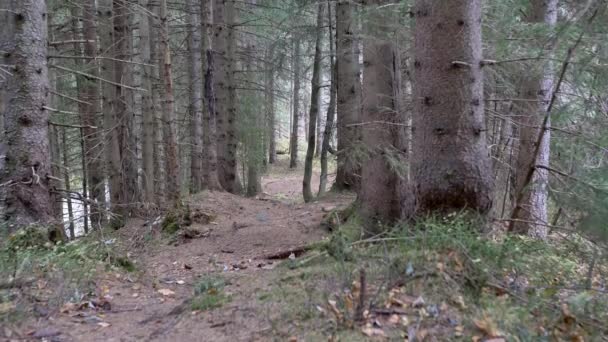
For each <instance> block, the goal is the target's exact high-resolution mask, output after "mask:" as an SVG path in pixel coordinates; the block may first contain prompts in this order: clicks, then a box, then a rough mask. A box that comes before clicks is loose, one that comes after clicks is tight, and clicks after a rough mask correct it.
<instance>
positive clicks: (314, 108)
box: [302, 1, 325, 203]
mask: <svg viewBox="0 0 608 342" xmlns="http://www.w3.org/2000/svg"><path fill="white" fill-rule="evenodd" d="M324 8H325V6H324V3H323V2H321V1H320V2H319V3H318V5H317V30H316V40H315V58H314V61H313V69H312V81H311V91H310V122H309V125H308V149H307V150H306V160H305V164H304V180H303V181H302V193H303V195H304V202H306V203H308V202H311V201H312V200H313V194H312V189H311V181H312V162H313V158H314V153H315V143H316V139H315V133H316V129H317V128H316V124H317V116H318V115H319V93H320V89H321V84H320V78H321V77H320V76H321V38H322V37H323V9H324Z"/></svg>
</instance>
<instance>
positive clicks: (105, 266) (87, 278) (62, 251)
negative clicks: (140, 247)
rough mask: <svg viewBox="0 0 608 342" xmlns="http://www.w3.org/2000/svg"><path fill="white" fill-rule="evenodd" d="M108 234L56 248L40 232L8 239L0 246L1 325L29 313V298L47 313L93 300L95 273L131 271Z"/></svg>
mask: <svg viewBox="0 0 608 342" xmlns="http://www.w3.org/2000/svg"><path fill="white" fill-rule="evenodd" d="M111 234H112V233H107V232H99V231H98V232H93V233H91V234H89V235H88V236H86V237H83V238H81V239H78V240H75V241H71V242H68V243H57V244H53V243H50V242H49V241H48V238H47V237H46V234H45V230H44V228H43V227H42V228H41V227H29V228H26V229H22V230H19V231H18V232H16V233H14V234H12V235H10V236H8V238H7V239H6V240H5V241H4V243H3V244H2V245H1V246H0V279H1V280H0V303H5V304H4V307H5V308H10V310H8V309H7V310H0V322H3V321H7V320H15V317H21V316H22V315H25V314H28V312H29V311H31V306H32V299H33V300H34V301H35V302H38V303H42V304H43V305H45V306H47V307H49V308H52V307H57V306H59V305H61V304H63V303H64V302H66V301H75V302H76V301H81V300H83V298H85V297H87V296H89V295H93V292H94V290H95V284H94V282H93V281H94V278H95V276H96V275H97V273H98V272H100V271H109V270H117V271H127V272H133V271H135V270H136V268H135V264H134V263H133V262H132V261H131V260H130V259H129V258H128V257H127V256H126V255H124V254H123V253H121V252H120V251H119V248H118V246H117V245H116V239H115V238H113V237H112V235H111ZM6 303H9V304H6ZM0 306H2V304H0Z"/></svg>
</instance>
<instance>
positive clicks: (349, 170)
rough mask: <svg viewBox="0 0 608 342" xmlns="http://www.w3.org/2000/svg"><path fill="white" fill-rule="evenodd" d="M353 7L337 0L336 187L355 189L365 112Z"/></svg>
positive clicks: (345, 1)
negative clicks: (362, 116)
mask: <svg viewBox="0 0 608 342" xmlns="http://www.w3.org/2000/svg"><path fill="white" fill-rule="evenodd" d="M353 7H354V5H353V4H352V1H351V0H338V1H337V3H336V58H337V61H336V67H337V82H338V84H337V86H338V93H337V96H338V99H337V105H338V108H337V114H338V117H337V123H338V126H337V133H338V152H337V153H338V170H337V174H336V182H335V183H334V188H335V189H338V190H345V189H355V188H356V187H357V184H358V179H357V175H356V173H357V172H358V171H357V169H358V165H357V164H358V162H357V160H356V157H355V153H356V152H355V148H356V143H357V141H358V140H359V134H358V130H357V126H356V124H357V123H358V122H359V120H360V115H361V81H360V68H359V54H358V53H357V51H358V47H357V45H358V43H357V40H356V29H357V23H356V20H355V19H354V15H353Z"/></svg>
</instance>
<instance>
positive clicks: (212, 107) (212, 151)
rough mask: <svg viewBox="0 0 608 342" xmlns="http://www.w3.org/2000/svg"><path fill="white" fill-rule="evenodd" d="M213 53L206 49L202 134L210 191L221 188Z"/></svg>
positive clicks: (207, 181) (207, 184)
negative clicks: (203, 125) (205, 108)
mask: <svg viewBox="0 0 608 342" xmlns="http://www.w3.org/2000/svg"><path fill="white" fill-rule="evenodd" d="M214 62H215V60H214V55H213V53H212V52H211V50H207V71H206V73H205V100H206V102H207V111H206V112H205V127H206V128H207V132H206V134H205V135H204V139H205V141H204V148H205V155H206V156H207V170H208V171H207V175H208V178H207V180H206V182H205V184H206V186H207V189H209V190H211V191H218V190H223V188H222V185H221V183H220V179H219V175H218V165H217V124H216V122H217V121H216V113H217V111H216V101H215V91H214V88H213V79H214Z"/></svg>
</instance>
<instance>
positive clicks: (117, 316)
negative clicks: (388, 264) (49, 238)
mask: <svg viewBox="0 0 608 342" xmlns="http://www.w3.org/2000/svg"><path fill="white" fill-rule="evenodd" d="M276 168H277V170H282V169H283V168H285V170H286V165H283V163H282V164H281V165H279V166H277V167H276ZM285 170H282V171H280V172H279V171H277V172H275V173H271V174H270V175H269V176H266V177H264V178H263V189H264V190H263V191H264V192H263V194H262V195H260V196H258V197H256V198H244V197H241V196H236V195H231V194H228V193H218V192H214V193H210V192H204V193H201V194H198V195H194V196H191V197H189V198H188V199H187V201H186V202H187V203H188V205H189V207H190V210H191V211H192V212H193V213H203V215H209V216H210V217H211V218H212V219H211V222H208V223H207V222H203V223H205V224H199V223H196V222H193V223H192V225H191V226H190V227H188V229H189V231H191V232H192V231H196V232H200V235H201V236H200V237H197V238H192V239H189V238H184V239H183V240H182V239H179V238H178V239H177V240H179V241H171V242H170V243H167V239H166V238H163V237H159V236H154V235H155V234H154V231H155V230H158V227H156V226H155V225H152V226H151V225H149V224H146V222H145V221H143V220H132V221H130V222H129V224H128V225H127V227H125V228H123V229H122V230H120V232H119V235H118V236H117V237H115V238H112V239H110V240H108V241H106V242H108V243H111V244H113V245H116V246H115V247H116V248H119V249H124V250H127V251H129V258H130V259H131V260H133V262H134V265H135V269H136V271H135V272H131V273H128V272H122V271H121V270H116V271H111V272H100V273H97V274H96V277H95V278H94V279H92V280H90V282H92V283H93V284H94V286H93V287H94V294H93V295H92V296H88V297H90V298H84V297H83V300H82V301H81V302H79V303H76V304H75V303H73V302H71V303H67V304H64V305H63V306H62V308H61V309H60V310H59V311H57V312H53V310H48V309H40V308H38V309H37V311H41V312H42V314H41V315H40V316H41V317H38V318H36V319H27V320H25V321H24V322H19V324H16V327H17V328H15V330H14V331H13V330H10V329H9V328H8V327H7V328H6V331H4V332H2V331H0V339H1V338H2V333H4V334H5V337H7V335H9V336H11V337H12V338H15V339H17V340H18V339H20V338H26V339H27V338H32V339H46V340H49V341H135V340H159V341H251V340H259V339H265V336H266V337H268V336H272V335H273V329H274V328H273V326H272V322H271V321H272V320H273V315H274V313H275V312H277V311H276V310H275V309H274V308H273V304H272V303H269V304H268V305H266V304H265V303H263V300H262V302H261V300H260V298H262V299H263V297H264V293H268V292H269V291H271V289H270V287H271V286H272V284H273V282H276V281H277V277H279V274H278V273H277V272H276V271H275V266H277V265H278V263H279V262H280V260H274V261H273V260H268V257H269V256H270V259H273V255H275V256H274V258H276V259H287V257H289V255H290V254H291V253H289V252H288V253H287V255H285V256H281V255H278V256H276V254H281V252H284V251H289V250H290V249H294V248H295V249H298V248H299V247H302V246H306V245H307V244H309V243H312V242H315V241H319V240H321V239H323V238H324V237H325V236H327V235H328V231H327V230H326V229H324V228H322V227H321V221H322V218H323V216H324V215H326V214H327V212H328V211H331V210H333V209H334V208H336V207H343V206H347V205H348V204H349V203H351V202H352V200H353V198H354V197H353V196H352V195H351V194H329V195H327V196H325V197H324V198H323V199H321V200H319V201H317V202H314V203H310V204H304V203H302V200H301V198H300V194H301V184H302V183H301V171H285ZM314 178H315V179H317V180H318V175H315V177H314ZM313 186H314V187H318V183H314V184H313ZM156 235H157V234H156ZM296 253H297V254H298V255H299V253H300V252H297V251H296ZM294 255H295V254H294ZM292 258H293V256H292ZM206 281H207V282H208V283H209V284H212V283H213V282H217V281H219V282H221V283H222V284H221V285H219V286H221V290H220V289H218V291H221V292H222V293H221V294H218V296H221V298H219V297H218V300H217V303H216V302H214V301H215V299H212V301H213V302H212V303H202V304H200V305H202V306H203V307H202V308H201V309H203V310H205V309H208V310H205V311H203V312H201V310H195V309H193V305H195V304H193V293H195V288H196V287H197V286H199V287H200V286H201V283H203V285H202V286H205V285H204V283H205V282H206ZM209 286H217V285H209ZM38 287H39V288H40V290H41V291H40V292H41V293H44V292H47V296H46V297H51V296H52V294H51V293H57V289H52V288H46V287H47V285H46V284H40V283H39V286H38ZM49 287H50V285H49ZM41 297H44V295H41ZM40 301H41V302H44V301H45V300H40ZM42 305H44V304H42ZM207 306H209V308H207ZM215 307H217V308H215ZM11 329H12V328H11Z"/></svg>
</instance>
